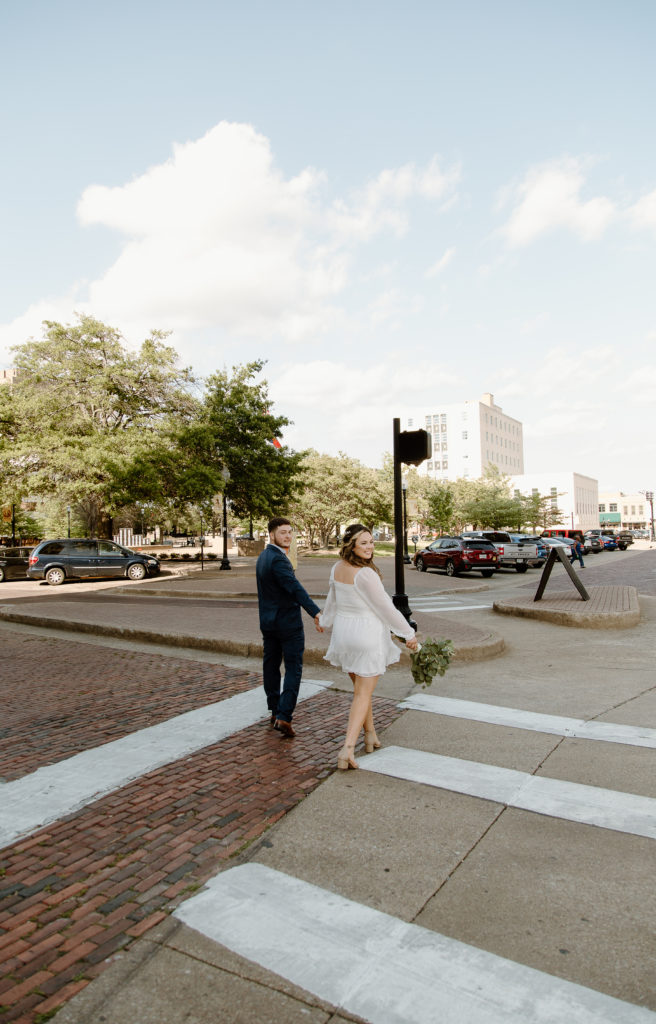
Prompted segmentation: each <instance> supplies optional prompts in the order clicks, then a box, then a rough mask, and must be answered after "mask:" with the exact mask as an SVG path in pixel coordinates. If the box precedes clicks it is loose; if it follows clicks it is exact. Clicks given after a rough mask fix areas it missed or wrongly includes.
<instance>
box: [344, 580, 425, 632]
mask: <svg viewBox="0 0 656 1024" xmlns="http://www.w3.org/2000/svg"><path fill="white" fill-rule="evenodd" d="M354 582H355V587H356V590H357V592H358V594H359V595H360V597H361V598H362V599H363V601H366V603H367V604H368V605H369V607H370V608H371V610H372V612H374V613H375V614H376V615H377V616H378V618H379V619H380V620H381V621H382V622H384V623H385V625H386V626H388V627H389V629H391V631H392V633H394V634H395V635H396V636H402V637H403V639H404V640H412V638H413V637H414V636H415V631H414V629H413V628H412V626H410V625H409V623H408V621H407V619H406V618H404V616H403V615H401V612H400V611H399V610H398V608H395V607H394V604H393V603H392V598H391V597H390V596H389V594H388V593H387V591H386V590H385V588H384V586H383V584H382V582H381V579H380V576H379V575H378V573H376V572H374V570H373V569H360V572H358V573H356V576H355V581H354Z"/></svg>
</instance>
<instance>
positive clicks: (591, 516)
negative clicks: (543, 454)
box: [512, 472, 603, 532]
mask: <svg viewBox="0 0 656 1024" xmlns="http://www.w3.org/2000/svg"><path fill="white" fill-rule="evenodd" d="M512 487H513V488H514V491H515V493H516V494H517V493H519V494H540V495H543V496H544V495H548V496H550V497H551V504H552V506H553V508H557V509H558V510H559V511H560V513H561V516H560V522H559V523H558V524H555V525H558V526H563V527H564V528H565V529H568V530H577V529H578V530H583V532H585V531H586V530H595V529H597V528H598V526H599V509H598V505H599V484H598V482H597V481H596V480H595V479H594V478H593V477H591V476H583V474H582V473H571V472H565V473H525V474H523V475H521V476H513V477H512ZM602 525H603V524H602Z"/></svg>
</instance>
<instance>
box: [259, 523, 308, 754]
mask: <svg viewBox="0 0 656 1024" xmlns="http://www.w3.org/2000/svg"><path fill="white" fill-rule="evenodd" d="M292 534H293V529H292V525H291V523H290V522H289V519H283V518H282V517H281V516H276V517H275V518H274V519H271V520H269V544H268V545H267V547H266V548H265V549H264V551H263V552H262V554H261V555H260V556H259V557H258V560H257V565H256V567H255V574H256V576H257V598H258V603H259V609H260V629H261V631H262V646H263V651H264V657H263V664H262V675H263V680H264V691H265V693H266V698H267V706H268V708H269V711H270V712H271V724H272V725H273V727H274V729H277V730H278V731H279V732H281V733H282V734H283V736H289V737H291V736H295V735H296V734H295V732H294V729H293V727H292V716H293V714H294V708H295V707H296V701H297V700H298V691H299V688H300V685H301V675H302V673H303V651H304V650H305V634H304V632H303V620H302V617H301V608H305V611H306V612H307V613H308V615H311V616H312V617H313V619H314V624H315V626H316V628H317V629H318V631H319V632H320V633H323V627H322V626H321V625H320V624H319V612H320V610H321V609H320V608H319V606H318V605H316V604H315V603H314V601H313V600H312V598H311V597H310V595H309V594H308V592H307V590H306V589H305V587H303V586H302V585H301V584H300V583H299V582H298V580H297V579H296V575H295V573H294V569H293V566H292V563H291V562H290V560H289V554H288V553H289V548H290V545H291V542H292ZM283 658H284V661H285V680H284V683H283V687H282V693H281V692H280V681H281V680H280V665H281V662H282V660H283Z"/></svg>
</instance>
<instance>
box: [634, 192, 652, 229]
mask: <svg viewBox="0 0 656 1024" xmlns="http://www.w3.org/2000/svg"><path fill="white" fill-rule="evenodd" d="M629 219H630V221H631V223H632V224H633V227H635V228H652V229H656V190H655V191H654V192H650V193H649V194H648V195H646V196H643V197H642V199H639V200H638V202H637V203H635V204H634V205H633V206H631V207H630V208H629Z"/></svg>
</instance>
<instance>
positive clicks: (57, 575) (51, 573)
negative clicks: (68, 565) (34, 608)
mask: <svg viewBox="0 0 656 1024" xmlns="http://www.w3.org/2000/svg"><path fill="white" fill-rule="evenodd" d="M65 579H66V573H65V572H64V570H63V569H59V568H55V569H48V571H47V573H46V583H49V584H50V586H51V587H59V586H61V584H62V583H63V582H64V580H65Z"/></svg>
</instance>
